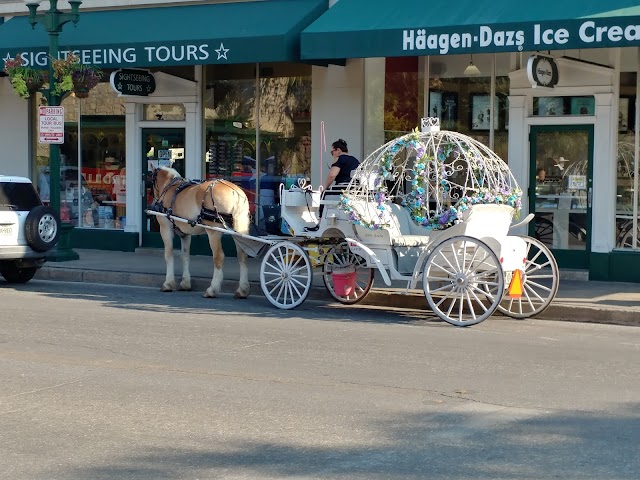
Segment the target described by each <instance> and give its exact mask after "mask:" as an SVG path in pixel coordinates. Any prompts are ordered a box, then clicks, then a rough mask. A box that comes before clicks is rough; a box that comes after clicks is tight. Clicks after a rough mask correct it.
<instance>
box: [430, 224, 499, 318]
mask: <svg viewBox="0 0 640 480" xmlns="http://www.w3.org/2000/svg"><path fill="white" fill-rule="evenodd" d="M422 288H423V290H424V294H425V296H426V297H427V302H428V303H429V306H430V307H431V309H432V310H433V312H434V313H435V314H436V315H438V317H440V318H441V319H442V320H444V321H445V322H448V323H450V324H452V325H456V326H458V327H465V326H468V325H475V324H476V323H480V322H482V321H484V320H486V319H487V318H489V317H490V316H491V314H493V312H495V310H496V309H497V308H498V305H499V303H500V300H501V298H502V293H503V291H504V275H503V273H502V267H501V266H500V261H499V260H498V257H497V256H496V254H495V253H494V252H493V251H492V250H491V249H490V248H489V246H488V245H487V244H486V243H484V242H482V241H480V240H478V239H476V238H471V237H465V236H459V237H453V238H450V239H447V240H445V241H444V242H442V243H440V244H439V245H437V246H436V247H434V248H433V250H431V252H430V253H429V255H428V256H427V259H426V262H425V266H424V272H423V274H422Z"/></svg>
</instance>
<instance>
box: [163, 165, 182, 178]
mask: <svg viewBox="0 0 640 480" xmlns="http://www.w3.org/2000/svg"><path fill="white" fill-rule="evenodd" d="M158 169H159V170H164V171H165V172H167V173H168V174H169V175H170V176H171V177H174V178H175V177H178V178H182V175H180V174H179V173H178V171H177V170H176V169H175V168H171V167H165V166H162V167H158Z"/></svg>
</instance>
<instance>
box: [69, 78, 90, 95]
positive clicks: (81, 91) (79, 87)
mask: <svg viewBox="0 0 640 480" xmlns="http://www.w3.org/2000/svg"><path fill="white" fill-rule="evenodd" d="M89 90H91V88H90V87H89V84H88V83H87V82H85V81H82V80H74V81H73V93H74V94H75V96H76V97H78V98H87V97H88V96H89Z"/></svg>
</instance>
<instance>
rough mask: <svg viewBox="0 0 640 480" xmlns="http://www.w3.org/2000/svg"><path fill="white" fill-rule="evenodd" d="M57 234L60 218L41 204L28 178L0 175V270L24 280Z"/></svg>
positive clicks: (14, 279)
mask: <svg viewBox="0 0 640 480" xmlns="http://www.w3.org/2000/svg"><path fill="white" fill-rule="evenodd" d="M59 236H60V220H59V219H58V216H57V215H56V214H55V212H54V211H53V209H52V208H51V207H47V206H44V205H43V204H42V201H41V200H40V197H39V196H38V193H37V192H36V189H35V188H34V187H33V184H32V183H31V180H29V179H28V178H24V177H9V176H5V175H0V274H2V276H3V277H4V279H5V280H6V281H7V282H9V283H26V282H28V281H29V280H31V279H32V278H33V276H34V275H35V274H36V271H37V270H38V269H39V268H40V267H41V266H42V265H43V264H44V262H45V260H46V258H45V257H46V252H48V251H49V250H51V249H52V248H53V247H55V245H56V243H57V242H58V237H59Z"/></svg>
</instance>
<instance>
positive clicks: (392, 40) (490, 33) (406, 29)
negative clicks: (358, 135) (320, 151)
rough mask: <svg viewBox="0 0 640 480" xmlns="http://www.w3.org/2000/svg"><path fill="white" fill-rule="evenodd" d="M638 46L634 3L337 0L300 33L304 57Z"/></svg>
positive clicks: (639, 10) (638, 12)
mask: <svg viewBox="0 0 640 480" xmlns="http://www.w3.org/2000/svg"><path fill="white" fill-rule="evenodd" d="M637 45H640V5H639V2H638V1H637V0H536V1H532V2H515V1H514V0H491V1H489V0H456V1H452V0H431V1H428V2H426V1H424V0H395V1H393V2H392V1H388V0H338V2H337V3H336V4H335V5H334V6H333V7H331V8H330V9H329V10H327V12H326V13H324V14H323V15H322V16H321V17H320V18H318V19H317V20H316V21H315V22H313V23H312V24H311V25H310V26H309V27H307V28H306V29H305V30H304V31H303V32H302V35H301V57H302V58H303V59H306V60H315V59H323V60H324V59H326V60H329V59H338V58H340V59H342V58H361V57H396V56H416V55H420V56H422V55H451V54H458V53H492V52H518V51H537V50H566V49H579V48H600V47H628V46H637Z"/></svg>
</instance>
